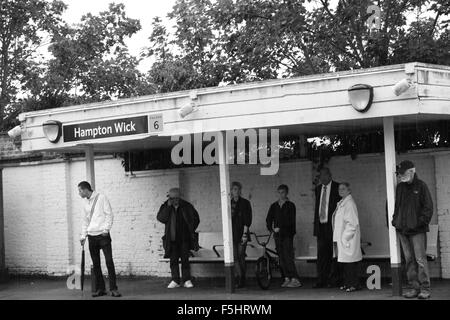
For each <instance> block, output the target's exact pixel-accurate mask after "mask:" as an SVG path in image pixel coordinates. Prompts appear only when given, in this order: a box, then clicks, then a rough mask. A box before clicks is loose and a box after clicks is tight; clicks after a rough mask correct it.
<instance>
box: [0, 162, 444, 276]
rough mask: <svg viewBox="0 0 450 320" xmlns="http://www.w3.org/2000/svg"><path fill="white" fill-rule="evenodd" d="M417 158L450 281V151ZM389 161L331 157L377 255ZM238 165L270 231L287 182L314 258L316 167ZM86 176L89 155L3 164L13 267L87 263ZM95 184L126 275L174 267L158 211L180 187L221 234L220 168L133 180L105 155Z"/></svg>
mask: <svg viewBox="0 0 450 320" xmlns="http://www.w3.org/2000/svg"><path fill="white" fill-rule="evenodd" d="M403 158H405V157H404V156H401V157H400V160H401V159H403ZM408 158H409V159H411V160H413V161H414V162H415V163H416V166H417V170H418V174H419V176H420V177H421V178H422V179H423V180H424V181H425V182H426V183H427V184H428V186H429V187H430V190H431V193H432V196H433V200H434V203H435V206H436V211H435V212H437V213H438V214H436V215H435V216H434V218H433V221H434V223H437V222H438V216H439V224H440V240H441V256H442V276H443V277H445V278H450V267H449V265H450V213H449V212H450V200H449V199H450V168H449V166H448V164H449V163H450V155H449V154H447V153H445V154H444V153H439V154H438V155H433V154H430V153H427V154H414V155H408ZM383 161H384V160H383V157H382V155H362V156H360V157H358V159H357V160H355V161H352V160H351V159H350V157H334V158H332V160H331V162H330V168H331V170H332V171H333V173H334V177H335V179H336V180H337V181H347V182H350V183H351V185H352V189H353V194H354V197H355V199H356V201H357V204H358V209H359V214H360V221H361V229H362V237H363V239H364V240H367V241H371V242H372V243H373V245H374V246H373V247H372V248H370V249H368V251H372V252H374V253H375V252H376V253H381V252H382V253H388V252H389V251H388V231H387V226H386V216H385V201H386V200H385V199H386V196H385V181H384V179H385V175H384V171H383V170H384V169H383V168H384V162H383ZM230 169H231V170H230V172H231V180H232V181H233V180H238V181H240V182H242V183H243V185H244V190H243V195H244V197H246V198H248V199H250V201H251V203H252V206H253V212H254V223H253V227H252V229H253V230H254V231H258V232H264V231H265V217H266V214H267V210H268V207H269V205H270V204H271V203H272V202H273V201H275V200H276V192H275V190H276V187H277V186H278V185H279V184H281V183H285V184H287V185H289V187H290V189H291V192H290V198H291V200H292V201H293V202H294V203H295V204H296V206H297V238H296V247H297V254H300V255H308V254H314V251H315V247H316V246H315V239H314V238H313V236H312V221H313V207H314V195H313V185H312V180H313V176H312V163H311V162H309V161H301V162H292V163H283V164H281V166H280V171H279V174H278V175H276V176H273V177H269V176H259V167H257V166H238V167H236V166H232V167H231V168H230ZM84 175H85V167H84V162H83V161H73V162H65V163H53V164H45V165H42V164H41V165H34V166H20V167H8V168H5V169H4V172H3V177H4V181H3V183H4V207H5V208H4V209H5V210H4V211H5V240H6V263H7V266H8V268H9V270H10V272H11V273H16V274H33V273H36V274H49V275H64V274H65V273H66V269H67V267H68V266H69V265H71V264H74V263H79V261H80V253H81V250H80V245H79V242H78V238H79V233H80V228H81V211H80V210H81V199H80V198H79V196H78V194H77V189H76V185H77V183H78V182H79V181H81V180H83V179H84ZM96 183H97V189H98V191H100V192H103V193H104V194H106V195H107V196H108V197H109V199H110V201H111V204H112V207H113V210H114V213H115V219H114V226H113V229H112V239H113V252H114V259H115V263H116V269H117V272H118V273H119V274H122V275H140V276H142V275H145V276H149V275H153V276H168V275H169V268H168V265H167V264H165V263H160V262H159V261H158V260H159V259H160V258H161V256H162V254H163V252H162V246H161V236H162V233H163V226H162V225H161V224H160V223H158V222H157V221H156V213H157V211H158V209H159V206H160V205H161V203H162V202H163V201H165V199H166V194H167V190H168V189H169V188H171V187H174V186H180V187H181V188H182V190H183V193H184V197H185V198H186V199H187V200H189V201H191V202H192V203H193V204H194V206H195V207H196V208H197V210H198V211H199V213H200V218H201V223H200V226H199V230H200V231H220V230H221V225H222V224H221V222H220V194H219V175H218V168H217V167H210V168H190V169H184V170H181V171H178V170H172V171H156V172H151V173H149V174H147V175H145V176H142V177H128V176H126V175H125V173H124V170H123V168H122V166H121V160H120V159H99V160H96ZM88 261H89V260H88ZM298 267H299V269H300V274H301V275H302V276H310V275H314V265H313V264H306V263H299V265H298ZM431 267H432V273H433V275H434V276H440V275H441V259H440V260H439V261H438V262H434V263H432V266H431ZM220 269H221V268H220V266H218V267H212V266H200V265H195V266H193V273H194V275H197V276H211V275H218V273H217V272H219V271H220ZM105 270H106V269H105ZM251 270H252V269H249V272H251Z"/></svg>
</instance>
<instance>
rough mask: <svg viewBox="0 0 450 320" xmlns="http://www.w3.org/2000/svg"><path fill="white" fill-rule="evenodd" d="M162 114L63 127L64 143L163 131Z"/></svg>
mask: <svg viewBox="0 0 450 320" xmlns="http://www.w3.org/2000/svg"><path fill="white" fill-rule="evenodd" d="M163 126H164V124H163V116H162V114H154V115H146V116H139V117H132V118H121V119H114V120H105V121H97V122H89V123H79V124H70V125H64V126H63V137H64V142H74V141H84V140H98V139H105V138H112V137H124V136H133V135H138V134H150V133H158V132H162V131H163Z"/></svg>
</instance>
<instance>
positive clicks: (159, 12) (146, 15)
mask: <svg viewBox="0 0 450 320" xmlns="http://www.w3.org/2000/svg"><path fill="white" fill-rule="evenodd" d="M63 1H64V2H65V3H66V4H67V5H68V8H67V10H66V11H65V13H64V15H63V17H64V19H65V20H66V21H67V22H69V23H77V22H79V21H80V19H81V17H82V16H83V15H84V14H86V13H88V12H90V13H92V14H97V13H99V12H101V11H105V10H107V9H108V5H109V4H110V3H111V2H114V3H123V4H125V10H126V12H127V15H128V17H130V18H133V19H139V20H140V21H141V25H142V29H141V31H140V32H138V33H137V34H135V35H134V36H133V37H132V38H131V39H130V40H128V41H127V45H128V47H129V50H130V52H131V53H132V54H133V55H139V53H140V51H141V49H142V47H145V46H147V45H148V44H149V42H148V37H149V36H150V33H151V22H152V20H153V18H154V17H161V18H163V21H165V22H166V23H167V26H168V27H170V24H169V22H168V20H167V19H166V16H167V14H168V13H169V12H170V11H171V9H172V7H173V5H174V4H175V0H63ZM150 65H151V61H148V60H146V61H144V62H143V63H142V64H141V66H140V69H141V71H146V70H148V69H149V68H150Z"/></svg>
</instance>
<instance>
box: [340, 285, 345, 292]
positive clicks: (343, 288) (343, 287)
mask: <svg viewBox="0 0 450 320" xmlns="http://www.w3.org/2000/svg"><path fill="white" fill-rule="evenodd" d="M339 290H342V291H345V290H347V287H346V286H342V287H340V288H339Z"/></svg>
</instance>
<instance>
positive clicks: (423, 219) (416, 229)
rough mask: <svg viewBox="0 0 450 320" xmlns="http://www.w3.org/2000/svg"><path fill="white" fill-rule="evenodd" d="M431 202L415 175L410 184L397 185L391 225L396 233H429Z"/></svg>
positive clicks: (422, 184) (425, 189) (424, 187)
mask: <svg viewBox="0 0 450 320" xmlns="http://www.w3.org/2000/svg"><path fill="white" fill-rule="evenodd" d="M432 216H433V200H432V199H431V194H430V191H429V190H428V187H427V185H426V184H425V182H423V181H422V180H420V179H419V177H418V176H417V174H416V175H415V176H414V180H413V182H412V183H405V182H402V183H399V184H398V186H397V190H396V192H395V211H394V217H393V219H392V225H393V226H394V227H395V228H396V229H397V231H398V232H400V233H402V234H405V235H415V234H419V233H426V232H428V231H429V227H428V225H429V224H430V221H431V217H432Z"/></svg>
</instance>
